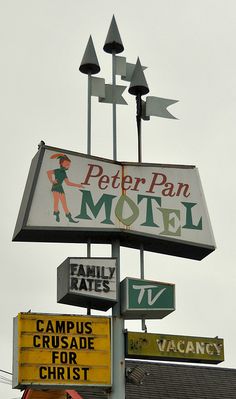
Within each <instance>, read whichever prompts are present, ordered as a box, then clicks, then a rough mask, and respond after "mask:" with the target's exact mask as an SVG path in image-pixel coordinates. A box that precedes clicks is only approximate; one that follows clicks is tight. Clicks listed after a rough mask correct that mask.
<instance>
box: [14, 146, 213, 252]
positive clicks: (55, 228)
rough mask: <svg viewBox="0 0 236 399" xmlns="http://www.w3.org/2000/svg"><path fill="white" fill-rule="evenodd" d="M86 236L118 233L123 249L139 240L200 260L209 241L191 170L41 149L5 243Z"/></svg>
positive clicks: (99, 239)
mask: <svg viewBox="0 0 236 399" xmlns="http://www.w3.org/2000/svg"><path fill="white" fill-rule="evenodd" d="M63 156H64V158H65V159H66V160H67V162H65V161H64V158H63ZM60 160H62V161H61V162H60ZM50 171H51V175H50ZM52 175H53V176H55V177H54V182H53V179H52V178H51V180H50V177H51V176H52ZM55 180H56V183H55ZM75 232H76V234H75ZM98 233H99V234H98ZM88 238H89V239H90V240H91V242H94V243H109V242H111V241H112V240H113V239H114V238H119V240H120V243H121V245H123V246H128V247H133V248H140V244H141V243H142V245H143V248H144V250H150V251H152V252H159V253H165V254H169V255H175V256H181V257H186V258H191V259H197V260H201V259H202V258H204V257H205V256H207V255H208V254H209V253H210V252H212V251H214V249H215V242H214V237H213V233H212V229H211V225H210V221H209V217H208V212H207V207H206V203H205V200H204V195H203V190H202V187H201V182H200V179H199V175H198V170H197V168H196V167H194V166H181V165H163V164H161V165H159V164H148V163H142V164H137V163H127V162H114V161H111V160H107V159H103V158H98V157H93V156H87V155H84V154H79V153H75V152H71V151H66V150H63V149H58V148H53V147H48V146H43V147H41V148H40V149H39V151H38V153H37V154H36V156H35V157H34V159H33V161H32V165H31V168H30V172H29V177H28V181H27V184H26V188H25V193H24V197H23V201H22V205H21V209H20V212H19V217H18V220H17V224H16V228H15V232H14V237H13V240H15V241H46V242H87V241H88Z"/></svg>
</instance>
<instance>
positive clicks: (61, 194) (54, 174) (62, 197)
mask: <svg viewBox="0 0 236 399" xmlns="http://www.w3.org/2000/svg"><path fill="white" fill-rule="evenodd" d="M50 158H51V159H55V158H57V159H58V160H59V165H60V168H58V169H52V170H48V171H47V175H48V178H49V180H50V182H51V183H52V190H51V191H52V194H53V215H54V216H55V218H56V221H57V222H60V211H59V203H60V202H61V205H62V208H63V210H64V212H65V215H66V217H67V219H68V220H69V222H71V223H78V222H77V221H75V220H73V218H72V216H71V213H70V211H69V209H68V206H67V202H66V194H65V191H64V189H63V186H62V184H63V183H64V182H65V184H66V185H67V186H71V187H77V188H82V187H83V185H82V184H78V183H73V182H72V181H70V180H69V179H68V177H67V174H66V171H67V170H68V169H69V168H70V165H71V160H70V159H69V158H68V156H67V155H65V154H53V155H52V156H51V157H50Z"/></svg>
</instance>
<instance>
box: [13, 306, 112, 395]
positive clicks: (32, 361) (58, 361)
mask: <svg viewBox="0 0 236 399" xmlns="http://www.w3.org/2000/svg"><path fill="white" fill-rule="evenodd" d="M13 363H14V365H13V387H14V388H22V387H26V386H29V385H30V386H44V387H60V386H63V387H69V388H73V387H75V386H78V385H95V386H96V385H97V386H110V385H111V339H110V318H109V317H98V316H75V315H55V314H53V315H52V314H35V313H20V314H19V315H18V316H17V317H16V318H15V321H14V359H13Z"/></svg>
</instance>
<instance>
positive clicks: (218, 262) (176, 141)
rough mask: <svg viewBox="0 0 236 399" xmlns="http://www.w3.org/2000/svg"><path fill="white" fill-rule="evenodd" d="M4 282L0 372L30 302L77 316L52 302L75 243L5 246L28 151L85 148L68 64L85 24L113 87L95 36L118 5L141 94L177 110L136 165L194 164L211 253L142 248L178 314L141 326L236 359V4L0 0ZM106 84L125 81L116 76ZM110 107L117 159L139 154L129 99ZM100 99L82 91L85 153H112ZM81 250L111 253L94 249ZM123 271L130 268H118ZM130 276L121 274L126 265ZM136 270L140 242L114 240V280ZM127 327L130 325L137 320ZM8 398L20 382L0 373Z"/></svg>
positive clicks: (79, 83)
mask: <svg viewBox="0 0 236 399" xmlns="http://www.w3.org/2000/svg"><path fill="white" fill-rule="evenodd" d="M0 6H1V12H0V49H1V51H0V70H1V73H0V87H1V96H0V109H1V118H0V124H1V130H0V131H1V142H2V151H1V160H2V164H3V165H4V172H3V175H4V176H3V179H2V185H1V192H2V194H1V199H2V201H1V209H2V214H1V259H2V264H1V279H0V284H1V288H0V295H1V299H0V304H1V323H0V337H1V341H0V342H1V346H0V368H1V369H4V370H7V371H11V366H12V319H13V317H14V316H16V315H17V313H18V312H21V311H28V310H29V309H32V311H34V312H45V313H49V312H51V313H72V314H73V313H77V312H78V313H81V314H85V309H80V308H79V309H77V308H75V307H70V306H66V305H60V304H57V303H56V268H57V266H58V265H59V264H60V263H62V262H63V261H64V259H65V258H67V257H76V256H85V255H86V247H85V246H84V245H80V244H78V245H74V244H46V243H42V244H38V243H12V242H11V239H12V234H13V231H14V227H15V222H16V218H17V215H18V210H19V207H20V203H21V198H22V194H23V189H24V185H25V182H26V178H27V174H28V170H29V166H30V162H31V159H32V157H33V156H34V155H35V153H36V152H37V145H38V143H39V142H40V140H41V139H43V140H44V141H45V142H46V144H48V145H51V146H56V147H59V148H65V149H70V150H74V151H77V150H78V151H80V152H86V109H87V93H86V90H87V77H86V76H85V75H83V74H81V73H80V72H79V71H78V68H79V65H80V62H81V59H82V56H83V53H84V50H85V46H86V44H87V41H88V37H89V35H90V34H92V37H93V40H94V44H95V48H96V52H97V56H98V59H99V62H100V65H101V72H100V74H99V75H97V76H100V77H104V78H106V81H107V82H109V83H111V56H110V55H109V54H107V53H104V51H103V49H102V48H103V45H104V42H105V38H106V35H107V31H108V28H109V25H110V21H111V18H112V15H113V14H115V17H116V21H117V24H118V27H119V31H120V34H121V37H122V40H123V44H124V47H125V51H124V52H123V53H122V54H120V55H123V56H126V57H127V61H128V62H133V63H135V62H136V59H137V56H139V57H140V59H141V62H142V64H143V65H146V66H148V69H147V70H146V71H145V76H146V79H147V82H148V84H149V88H150V95H154V96H160V97H166V98H171V99H176V100H179V103H177V104H175V105H173V106H172V107H171V108H170V111H171V112H172V113H173V114H174V115H175V116H176V117H177V118H179V120H177V121H175V120H168V119H161V118H155V117H153V118H151V120H150V121H149V122H144V123H143V161H145V162H156V163H173V164H175V163H176V164H191V165H196V166H197V167H198V168H199V172H200V177H201V181H202V185H203V188H204V193H205V197H206V201H207V205H208V211H209V214H210V218H211V222H212V228H213V231H214V235H215V240H216V243H217V250H216V251H215V252H213V253H212V254H211V255H209V256H208V257H207V258H205V259H204V260H202V261H201V262H198V261H192V260H187V259H181V258H175V257H170V256H164V255H159V254H152V253H145V277H146V278H147V279H152V280H157V281H163V282H170V283H175V284H176V311H175V312H173V313H172V314H171V315H169V316H168V317H166V318H165V319H163V320H156V321H148V322H147V326H148V332H156V333H169V334H179V335H189V336H191V335H192V336H203V337H204V336H205V337H215V336H219V337H221V338H224V344H225V362H223V363H222V364H220V365H219V366H218V367H230V368H236V346H235V335H236V323H235V313H236V304H235V298H234V293H235V288H236V272H235V258H236V245H235V225H236V218H235V203H236V185H235V174H234V171H235V144H236V140H235V132H234V129H235V125H236V113H235V103H236V95H235V87H236V74H235V70H236V56H235V37H236V24H235V14H236V2H235V0H218V1H215V0H198V1H195V0H178V1H174V0H147V1H146V2H144V3H141V2H137V1H133V0H130V1H128V2H123V3H122V2H117V1H113V0H109V1H106V0H101V1H91V0H87V1H86V2H84V1H81V0H70V1H68V0H67V1H66V0H21V1H19V0H5V1H4V0H0ZM117 83H120V84H123V83H122V82H120V81H119V78H118V79H117ZM124 97H125V99H126V100H127V102H128V103H129V105H128V106H119V107H118V110H117V120H118V159H119V160H126V161H136V160H137V138H136V125H135V100H134V98H133V96H130V95H129V94H128V93H127V90H126V92H125V95H124ZM111 114H112V110H111V106H110V105H103V104H100V103H97V99H95V98H93V100H92V118H93V119H92V133H93V138H92V153H93V154H94V155H98V156H102V157H106V158H112V134H111V132H112V121H111ZM92 255H94V256H110V247H108V246H107V247H106V246H93V249H92ZM127 270H128V272H127ZM127 273H128V274H127ZM127 275H129V276H133V277H138V276H139V252H138V251H136V250H131V249H130V250H129V249H122V251H121V278H124V277H125V276H127ZM126 326H127V328H129V329H131V330H134V331H135V330H136V331H139V330H140V322H139V321H137V322H136V321H135V322H129V323H127V325H126ZM0 394H1V397H3V395H4V398H5V399H11V398H16V397H19V396H20V392H19V391H17V390H14V391H13V390H12V389H11V388H10V387H9V386H7V385H5V384H2V383H0Z"/></svg>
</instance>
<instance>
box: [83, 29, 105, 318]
mask: <svg viewBox="0 0 236 399" xmlns="http://www.w3.org/2000/svg"><path fill="white" fill-rule="evenodd" d="M79 70H80V72H82V73H85V74H86V75H88V94H87V95H88V109H87V154H88V155H91V108H92V104H91V103H92V101H91V97H92V75H95V74H97V73H98V72H100V66H99V63H98V59H97V55H96V52H95V48H94V44H93V40H92V37H91V36H90V37H89V40H88V43H87V46H86V49H85V52H84V55H83V59H82V61H81V64H80V67H79ZM87 257H88V258H90V257H91V240H90V238H88V241H87ZM87 314H88V315H90V314H91V309H89V308H88V309H87Z"/></svg>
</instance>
